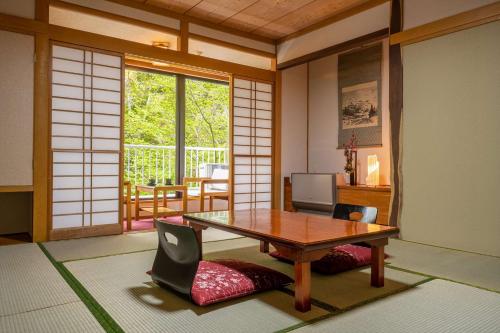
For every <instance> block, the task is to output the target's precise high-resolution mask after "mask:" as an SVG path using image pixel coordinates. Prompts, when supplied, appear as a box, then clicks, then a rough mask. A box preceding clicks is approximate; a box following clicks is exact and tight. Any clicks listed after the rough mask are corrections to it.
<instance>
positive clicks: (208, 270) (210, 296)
mask: <svg viewBox="0 0 500 333" xmlns="http://www.w3.org/2000/svg"><path fill="white" fill-rule="evenodd" d="M290 283H293V279H291V278H290V277H288V276H287V275H285V274H283V273H280V272H277V271H275V270H272V269H270V268H266V267H263V266H259V265H256V264H251V263H246V262H242V261H238V260H214V261H200V264H199V266H198V272H197V273H196V276H195V278H194V281H193V287H192V288H191V298H192V300H193V302H194V303H196V304H198V305H202V306H203V305H208V304H213V303H217V302H221V301H226V300H229V299H232V298H236V297H241V296H245V295H249V294H253V293H256V292H259V291H264V290H271V289H276V288H280V287H283V286H285V285H288V284H290Z"/></svg>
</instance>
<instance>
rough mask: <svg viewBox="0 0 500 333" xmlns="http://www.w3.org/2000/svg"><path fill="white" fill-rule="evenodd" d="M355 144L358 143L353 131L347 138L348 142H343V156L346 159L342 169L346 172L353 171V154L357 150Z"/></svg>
mask: <svg viewBox="0 0 500 333" xmlns="http://www.w3.org/2000/svg"><path fill="white" fill-rule="evenodd" d="M357 144H358V138H357V137H356V134H354V131H353V132H352V135H351V138H350V139H349V143H348V144H347V145H345V144H344V156H345V160H346V161H345V162H346V163H345V167H344V170H345V172H347V173H348V174H351V173H353V172H354V171H355V170H354V167H353V154H355V153H356V152H357Z"/></svg>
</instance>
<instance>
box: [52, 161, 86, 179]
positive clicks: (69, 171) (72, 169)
mask: <svg viewBox="0 0 500 333" xmlns="http://www.w3.org/2000/svg"><path fill="white" fill-rule="evenodd" d="M82 172H83V164H54V166H53V167H52V174H53V175H54V176H79V175H81V174H82Z"/></svg>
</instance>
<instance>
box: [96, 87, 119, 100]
mask: <svg viewBox="0 0 500 333" xmlns="http://www.w3.org/2000/svg"><path fill="white" fill-rule="evenodd" d="M93 92H94V94H93V95H92V98H93V100H94V101H97V102H112V103H120V98H121V96H120V93H119V92H114V91H107V90H97V89H94V90H93Z"/></svg>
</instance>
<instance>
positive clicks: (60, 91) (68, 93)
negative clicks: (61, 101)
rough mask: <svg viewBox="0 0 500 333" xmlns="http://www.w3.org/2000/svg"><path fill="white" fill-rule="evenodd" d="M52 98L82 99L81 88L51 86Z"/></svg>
mask: <svg viewBox="0 0 500 333" xmlns="http://www.w3.org/2000/svg"><path fill="white" fill-rule="evenodd" d="M52 96H54V97H65V98H76V99H83V88H79V87H68V86H62V85H59V84H53V85H52Z"/></svg>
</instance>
